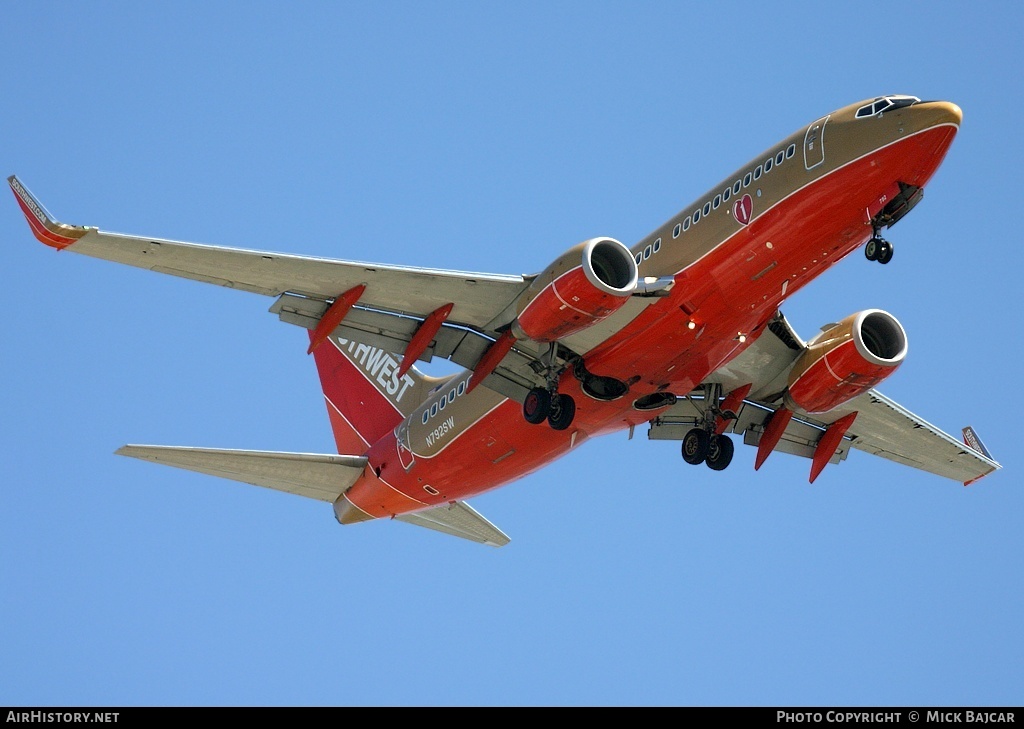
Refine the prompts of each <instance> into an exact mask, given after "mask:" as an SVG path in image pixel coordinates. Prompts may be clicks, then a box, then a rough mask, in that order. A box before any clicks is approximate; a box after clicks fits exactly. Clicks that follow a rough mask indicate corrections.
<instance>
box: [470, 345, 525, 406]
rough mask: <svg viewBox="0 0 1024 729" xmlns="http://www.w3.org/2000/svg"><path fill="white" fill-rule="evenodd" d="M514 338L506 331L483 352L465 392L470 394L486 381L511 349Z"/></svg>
mask: <svg viewBox="0 0 1024 729" xmlns="http://www.w3.org/2000/svg"><path fill="white" fill-rule="evenodd" d="M515 341H516V338H515V337H513V336H512V333H511V332H508V331H506V332H505V333H504V334H502V335H501V336H500V337H499V338H498V339H497V340H496V341H495V342H494V344H492V345H491V346H490V347H488V348H487V351H486V352H484V356H483V357H481V358H480V361H479V362H477V365H476V368H475V369H474V370H473V376H472V377H471V378H469V385H468V386H467V387H466V392H472V390H473V388H474V387H476V386H477V385H479V384H480V383H481V382H483V381H484V380H485V379H487V376H488V375H489V374H491V373H492V372H494V369H495V368H496V367H497V366H498V364H499V363H500V362H501V360H502V359H504V357H505V355H506V354H508V351H509V350H510V349H512V345H513V344H515Z"/></svg>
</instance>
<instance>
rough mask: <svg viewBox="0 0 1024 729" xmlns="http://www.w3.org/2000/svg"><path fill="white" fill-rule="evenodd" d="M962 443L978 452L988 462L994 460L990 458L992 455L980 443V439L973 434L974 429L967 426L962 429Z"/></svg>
mask: <svg viewBox="0 0 1024 729" xmlns="http://www.w3.org/2000/svg"><path fill="white" fill-rule="evenodd" d="M964 443H966V444H967V445H969V446H970V447H971V448H973V449H974V450H976V451H978V453H980V454H981V455H983V456H985V458H987V459H989V460H990V461H993V460H995V459H994V458H992V454H991V453H989V452H988V448H986V447H985V444H984V443H982V442H981V438H979V437H978V434H977V433H975V432H974V428H972V427H971V426H969V425H968V426H967V427H966V428H964Z"/></svg>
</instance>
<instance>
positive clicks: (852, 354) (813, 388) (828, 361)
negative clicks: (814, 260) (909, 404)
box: [786, 309, 907, 413]
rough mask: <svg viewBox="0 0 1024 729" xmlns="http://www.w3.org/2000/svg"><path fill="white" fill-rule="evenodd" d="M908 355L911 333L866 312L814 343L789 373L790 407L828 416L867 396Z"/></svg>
mask: <svg viewBox="0 0 1024 729" xmlns="http://www.w3.org/2000/svg"><path fill="white" fill-rule="evenodd" d="M906 356H907V334H906V332H905V331H904V330H903V326H902V325H901V324H900V323H899V322H898V321H897V320H896V317H894V316H893V315H892V314H889V313H887V312H884V311H882V310H880V309H866V310H865V311H860V312H857V313H856V314H852V315H851V316H848V317H847V318H846V319H843V320H842V321H841V322H839V323H838V324H834V325H832V326H831V327H829V328H827V329H826V330H824V331H823V332H821V334H819V335H818V336H817V337H815V338H814V339H812V340H811V341H810V342H809V343H808V344H807V347H806V349H805V350H804V352H803V354H801V355H800V357H799V358H798V359H797V361H796V363H795V364H794V365H793V369H792V370H791V371H790V374H789V389H788V390H787V392H786V398H787V401H788V404H789V406H790V407H793V406H795V407H797V408H800V409H801V410H803V411H805V412H808V413H824V412H827V411H829V410H832V409H833V408H836V407H838V406H840V405H842V404H843V403H845V402H847V401H849V400H850V399H852V398H854V397H856V396H857V395H860V394H861V393H863V392H867V391H868V390H869V389H871V388H872V387H874V386H875V385H877V384H878V383H879V382H881V381H882V380H884V379H885V378H886V377H888V376H889V375H891V374H892V373H893V372H895V371H896V368H897V367H899V366H900V364H902V362H903V359H904V358H905V357H906Z"/></svg>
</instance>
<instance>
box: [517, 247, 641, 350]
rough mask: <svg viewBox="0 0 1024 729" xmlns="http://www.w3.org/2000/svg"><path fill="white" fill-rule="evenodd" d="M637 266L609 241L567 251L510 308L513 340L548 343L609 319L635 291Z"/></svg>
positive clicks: (625, 253)
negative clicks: (514, 338) (512, 309)
mask: <svg viewBox="0 0 1024 729" xmlns="http://www.w3.org/2000/svg"><path fill="white" fill-rule="evenodd" d="M637 277H638V274H637V266H636V261H635V260H633V255H632V254H631V253H630V252H629V249H628V248H626V246H625V245H623V244H622V243H620V242H619V241H617V240H615V239H614V238H591V239H590V240H588V241H584V242H583V243H580V244H579V245H576V246H573V247H572V248H570V249H569V250H568V251H566V252H565V253H564V254H562V255H561V256H560V257H559V258H557V259H556V260H555V262H554V263H552V264H551V265H550V266H548V267H547V268H546V269H545V270H544V272H543V273H541V274H540V275H538V276H537V277H536V278H535V279H534V280H533V283H532V284H531V285H530V288H528V289H527V290H526V291H524V292H523V294H522V296H520V298H519V300H518V301H517V302H516V312H517V315H518V316H517V318H516V320H515V322H513V324H512V333H513V334H514V335H515V337H516V338H517V339H532V340H534V341H536V342H554V341H556V340H558V339H561V338H562V337H565V336H568V335H570V334H573V333H574V332H578V331H580V330H581V329H586V328H587V327H589V326H593V325H594V324H596V323H597V322H599V321H601V320H602V319H605V318H607V317H608V316H610V315H611V314H613V313H615V312H616V311H617V310H618V309H619V308H621V307H622V305H623V304H625V303H626V300H627V299H628V298H629V297H630V295H631V294H633V293H635V291H636V285H637Z"/></svg>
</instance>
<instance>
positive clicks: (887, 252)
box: [878, 240, 893, 264]
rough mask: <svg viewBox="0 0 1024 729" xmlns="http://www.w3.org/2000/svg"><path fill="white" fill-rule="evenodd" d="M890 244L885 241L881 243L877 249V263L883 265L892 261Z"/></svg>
mask: <svg viewBox="0 0 1024 729" xmlns="http://www.w3.org/2000/svg"><path fill="white" fill-rule="evenodd" d="M892 253H893V248H892V243H890V242H889V241H887V240H883V241H882V245H880V246H879V247H878V262H879V263H882V264H885V263H888V262H889V261H891V260H892Z"/></svg>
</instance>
